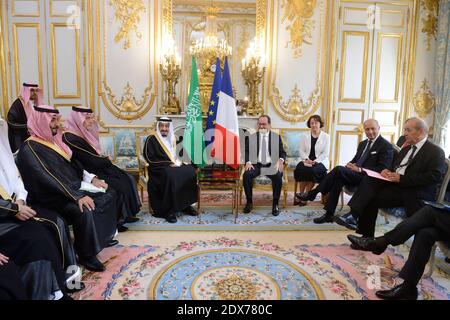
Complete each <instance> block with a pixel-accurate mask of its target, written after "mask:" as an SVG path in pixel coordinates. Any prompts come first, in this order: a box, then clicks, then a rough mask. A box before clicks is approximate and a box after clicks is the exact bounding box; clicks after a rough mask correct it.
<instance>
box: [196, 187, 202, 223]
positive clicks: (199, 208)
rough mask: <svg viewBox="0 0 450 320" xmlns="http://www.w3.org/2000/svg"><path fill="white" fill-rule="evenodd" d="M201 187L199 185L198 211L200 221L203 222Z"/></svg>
mask: <svg viewBox="0 0 450 320" xmlns="http://www.w3.org/2000/svg"><path fill="white" fill-rule="evenodd" d="M200 199H201V188H200V185H199V186H198V193H197V212H198V221H199V222H202V208H201V203H200Z"/></svg>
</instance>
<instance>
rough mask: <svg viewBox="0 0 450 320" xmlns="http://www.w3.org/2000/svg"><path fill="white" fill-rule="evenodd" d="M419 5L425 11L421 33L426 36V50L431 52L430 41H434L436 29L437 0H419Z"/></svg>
mask: <svg viewBox="0 0 450 320" xmlns="http://www.w3.org/2000/svg"><path fill="white" fill-rule="evenodd" d="M420 5H421V6H422V10H424V11H425V17H424V18H422V23H423V27H422V32H423V33H425V34H426V35H427V39H426V44H427V50H428V51H430V50H431V41H432V40H433V39H435V40H436V35H437V29H438V14H439V0H421V1H420Z"/></svg>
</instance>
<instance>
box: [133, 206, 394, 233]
mask: <svg viewBox="0 0 450 320" xmlns="http://www.w3.org/2000/svg"><path fill="white" fill-rule="evenodd" d="M324 213H325V211H324V210H323V209H320V208H318V207H317V206H307V207H288V208H286V209H283V208H280V215H278V216H276V217H274V216H273V215H272V213H271V207H256V208H254V209H253V211H252V212H251V213H249V214H244V213H242V210H241V211H240V212H239V215H238V217H237V219H236V223H235V222H234V215H233V214H232V212H231V209H226V208H223V207H206V208H202V214H201V215H200V216H197V217H194V216H189V215H184V214H181V213H179V214H177V219H178V222H177V223H175V224H172V223H168V222H167V221H166V220H165V219H163V218H156V217H153V216H152V215H151V214H149V213H148V212H145V211H144V212H141V213H140V214H139V218H140V221H138V222H136V223H132V224H127V225H126V226H127V227H128V228H129V229H130V230H132V231H172V230H194V231H196V230H200V231H201V230H206V231H212V230H230V231H236V230H239V231H254V230H258V231H275V230H290V231H292V230H296V231H343V230H347V229H345V228H344V227H342V226H339V225H337V224H335V223H324V224H315V223H314V221H313V220H314V218H317V217H320V216H321V215H323V214H324ZM399 221H400V220H399V219H396V218H391V219H390V220H389V223H388V224H385V222H384V219H382V218H381V217H380V219H378V221H377V222H378V226H377V230H378V229H379V230H380V231H385V230H390V229H392V228H393V227H395V226H396V225H397V223H398V222H399Z"/></svg>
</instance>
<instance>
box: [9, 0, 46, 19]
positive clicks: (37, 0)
mask: <svg viewBox="0 0 450 320" xmlns="http://www.w3.org/2000/svg"><path fill="white" fill-rule="evenodd" d="M7 1H8V2H9V1H11V0H7ZM30 2H31V1H30ZM33 2H35V3H36V4H37V6H36V7H37V10H38V11H37V12H33V13H17V12H16V0H12V8H11V9H12V10H11V16H13V17H14V18H37V17H40V16H41V12H40V10H41V0H33Z"/></svg>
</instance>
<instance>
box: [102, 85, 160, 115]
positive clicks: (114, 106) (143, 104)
mask: <svg viewBox="0 0 450 320" xmlns="http://www.w3.org/2000/svg"><path fill="white" fill-rule="evenodd" d="M104 85H105V91H106V95H107V96H108V98H109V101H110V103H111V105H110V104H108V103H105V105H106V107H107V108H108V110H109V111H110V112H111V113H112V114H113V115H114V116H115V117H117V118H119V119H122V120H128V121H131V120H136V119H139V118H141V117H142V116H144V115H145V114H146V113H147V112H148V110H149V109H150V107H151V106H152V104H153V100H154V95H152V94H151V86H150V87H147V88H145V90H144V94H143V95H142V97H141V99H140V100H138V99H136V97H135V96H134V89H133V88H132V87H131V86H130V83H129V82H127V85H126V86H125V88H124V94H123V95H122V98H120V99H118V98H117V97H116V95H115V94H114V93H113V92H112V90H111V88H110V87H108V86H107V85H106V83H105V84H104ZM103 97H104V98H105V95H103Z"/></svg>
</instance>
